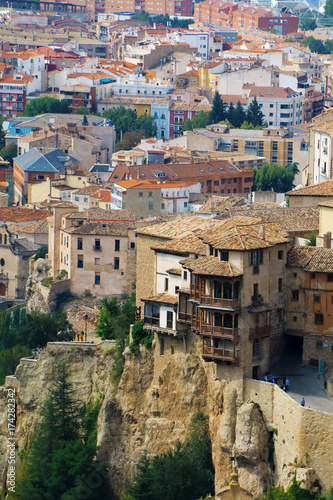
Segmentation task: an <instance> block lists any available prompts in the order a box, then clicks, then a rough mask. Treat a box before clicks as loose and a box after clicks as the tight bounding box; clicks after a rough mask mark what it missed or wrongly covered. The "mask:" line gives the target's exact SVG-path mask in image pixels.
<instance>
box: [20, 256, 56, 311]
mask: <svg viewBox="0 0 333 500" xmlns="http://www.w3.org/2000/svg"><path fill="white" fill-rule="evenodd" d="M51 276H52V270H51V261H49V260H48V259H38V260H36V262H34V263H33V264H32V263H31V266H30V275H29V277H28V280H27V284H26V294H25V298H26V301H27V308H28V310H29V311H32V310H37V311H42V312H46V313H49V312H52V304H49V303H48V301H47V295H45V294H43V293H42V291H41V284H42V281H43V280H45V279H47V278H50V277H51Z"/></svg>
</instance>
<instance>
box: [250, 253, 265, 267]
mask: <svg viewBox="0 0 333 500" xmlns="http://www.w3.org/2000/svg"><path fill="white" fill-rule="evenodd" d="M262 263H263V253H262V250H252V251H251V252H250V253H249V266H258V265H259V264H262Z"/></svg>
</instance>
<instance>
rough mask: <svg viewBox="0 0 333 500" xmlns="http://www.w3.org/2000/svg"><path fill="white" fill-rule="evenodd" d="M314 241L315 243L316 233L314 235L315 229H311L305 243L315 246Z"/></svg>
mask: <svg viewBox="0 0 333 500" xmlns="http://www.w3.org/2000/svg"><path fill="white" fill-rule="evenodd" d="M316 243H317V235H316V232H315V231H312V233H311V234H310V236H309V238H308V239H307V240H306V242H305V244H306V245H307V246H308V247H315V246H316Z"/></svg>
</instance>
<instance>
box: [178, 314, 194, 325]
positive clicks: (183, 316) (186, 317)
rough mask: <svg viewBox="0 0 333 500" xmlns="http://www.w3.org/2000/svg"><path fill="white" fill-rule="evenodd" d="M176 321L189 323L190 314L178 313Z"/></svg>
mask: <svg viewBox="0 0 333 500" xmlns="http://www.w3.org/2000/svg"><path fill="white" fill-rule="evenodd" d="M178 319H179V321H186V323H191V314H189V313H186V312H182V311H179V313H178Z"/></svg>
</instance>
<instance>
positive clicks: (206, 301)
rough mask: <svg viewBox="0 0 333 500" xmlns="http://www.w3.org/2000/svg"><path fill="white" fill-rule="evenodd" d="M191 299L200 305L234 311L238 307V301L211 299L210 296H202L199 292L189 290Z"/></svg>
mask: <svg viewBox="0 0 333 500" xmlns="http://www.w3.org/2000/svg"><path fill="white" fill-rule="evenodd" d="M191 299H192V300H197V301H198V302H200V304H201V305H207V306H214V307H223V308H224V309H236V308H238V307H240V305H241V301H240V299H223V298H222V297H221V298H216V297H211V296H210V295H203V294H200V292H197V291H194V290H193V289H192V290H191Z"/></svg>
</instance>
